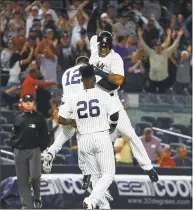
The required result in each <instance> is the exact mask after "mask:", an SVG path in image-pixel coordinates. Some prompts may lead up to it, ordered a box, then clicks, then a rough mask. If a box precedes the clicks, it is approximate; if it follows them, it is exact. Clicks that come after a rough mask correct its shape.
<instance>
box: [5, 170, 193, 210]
mask: <svg viewBox="0 0 193 210" xmlns="http://www.w3.org/2000/svg"><path fill="white" fill-rule="evenodd" d="M81 184H82V175H80V174H49V175H42V178H41V196H42V201H43V207H44V208H49V209H51V208H57V209H60V208H66V209H67V208H82V201H83V199H84V198H85V197H86V196H89V194H90V193H91V189H90V188H89V189H88V191H86V192H85V191H83V190H82V189H81ZM191 190H192V182H191V177H190V176H184V177H183V176H160V181H159V182H157V183H152V182H151V181H150V180H149V177H148V176H144V175H116V176H115V180H114V182H113V183H112V185H111V186H110V188H109V193H110V194H111V195H112V196H113V197H114V201H113V202H112V203H111V208H114V209H115V208H116V209H153V208H159V209H164V208H167V209H173V208H174V209H191V206H192V198H191V196H192V192H191ZM1 193H2V194H1V201H3V203H4V204H7V206H9V208H20V207H21V206H20V202H19V196H18V187H17V179H16V177H13V178H8V179H6V180H4V181H2V183H1Z"/></svg>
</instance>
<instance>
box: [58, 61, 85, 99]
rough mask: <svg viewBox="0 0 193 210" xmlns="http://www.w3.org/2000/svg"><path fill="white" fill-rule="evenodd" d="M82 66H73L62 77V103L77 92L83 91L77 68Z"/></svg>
mask: <svg viewBox="0 0 193 210" xmlns="http://www.w3.org/2000/svg"><path fill="white" fill-rule="evenodd" d="M83 65H84V64H80V65H77V66H74V67H72V68H69V69H67V70H66V71H65V72H64V74H63V76H62V87H63V96H62V99H61V100H62V102H65V101H66V99H67V98H68V97H69V96H71V95H72V94H74V93H77V91H80V90H83V83H82V82H81V76H80V73H79V68H80V67H81V66H83Z"/></svg>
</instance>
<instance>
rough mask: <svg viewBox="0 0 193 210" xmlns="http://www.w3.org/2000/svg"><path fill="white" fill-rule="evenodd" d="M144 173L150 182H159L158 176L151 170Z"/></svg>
mask: <svg viewBox="0 0 193 210" xmlns="http://www.w3.org/2000/svg"><path fill="white" fill-rule="evenodd" d="M145 172H146V173H147V174H148V176H149V178H150V179H151V181H152V182H157V181H159V177H158V174H157V172H156V171H155V170H154V169H153V168H152V169H151V170H149V171H145Z"/></svg>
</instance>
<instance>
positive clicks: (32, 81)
mask: <svg viewBox="0 0 193 210" xmlns="http://www.w3.org/2000/svg"><path fill="white" fill-rule="evenodd" d="M37 78H38V72H37V70H36V69H30V71H29V76H27V77H26V79H25V80H24V81H23V84H22V86H21V93H20V97H21V98H22V97H23V96H24V95H26V94H31V95H33V96H35V88H36V85H38V86H44V87H49V86H52V85H55V84H56V82H46V81H42V80H38V79H37Z"/></svg>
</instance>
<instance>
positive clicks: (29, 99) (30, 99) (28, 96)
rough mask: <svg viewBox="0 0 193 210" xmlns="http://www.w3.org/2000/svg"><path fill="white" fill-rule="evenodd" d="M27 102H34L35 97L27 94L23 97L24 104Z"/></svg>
mask: <svg viewBox="0 0 193 210" xmlns="http://www.w3.org/2000/svg"><path fill="white" fill-rule="evenodd" d="M26 101H34V97H33V95H31V94H25V95H24V96H23V97H22V102H26Z"/></svg>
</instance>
